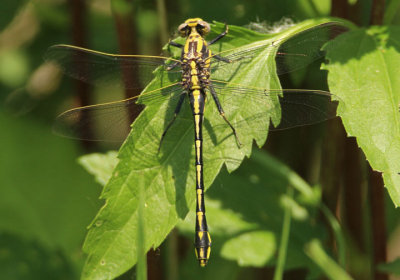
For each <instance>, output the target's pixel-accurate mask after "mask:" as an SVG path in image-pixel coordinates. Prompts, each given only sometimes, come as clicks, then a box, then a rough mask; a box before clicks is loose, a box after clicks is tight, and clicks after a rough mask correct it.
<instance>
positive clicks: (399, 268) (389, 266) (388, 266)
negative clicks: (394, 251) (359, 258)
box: [378, 258, 400, 275]
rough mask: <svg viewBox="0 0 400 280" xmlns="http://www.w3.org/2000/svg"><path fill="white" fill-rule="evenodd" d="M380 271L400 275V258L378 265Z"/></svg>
mask: <svg viewBox="0 0 400 280" xmlns="http://www.w3.org/2000/svg"><path fill="white" fill-rule="evenodd" d="M378 268H379V270H380V271H383V272H386V273H390V274H393V275H400V258H397V259H395V260H394V261H392V262H390V263H382V264H379V265H378Z"/></svg>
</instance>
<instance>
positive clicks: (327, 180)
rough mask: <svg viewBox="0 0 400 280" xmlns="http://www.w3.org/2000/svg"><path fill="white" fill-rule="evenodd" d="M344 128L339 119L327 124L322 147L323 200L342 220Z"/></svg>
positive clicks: (333, 243)
mask: <svg viewBox="0 0 400 280" xmlns="http://www.w3.org/2000/svg"><path fill="white" fill-rule="evenodd" d="M345 137H346V135H345V131H344V128H343V126H342V124H341V122H340V120H339V119H334V120H331V121H329V122H328V123H327V133H326V134H325V139H324V143H323V145H322V147H323V151H322V166H321V185H322V187H323V192H322V200H323V202H324V204H325V205H326V206H327V207H328V208H329V210H330V211H331V212H332V213H335V214H336V217H337V218H338V219H340V213H341V209H340V203H339V201H340V200H339V198H340V194H341V192H342V191H343V188H342V184H341V181H342V180H343V176H344V174H343V172H342V166H343V165H344V145H345V141H346V138H345ZM330 240H331V241H330V243H331V247H332V249H333V250H335V247H336V244H335V239H334V237H333V234H332V236H331V238H330Z"/></svg>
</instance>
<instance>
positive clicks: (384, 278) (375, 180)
mask: <svg viewBox="0 0 400 280" xmlns="http://www.w3.org/2000/svg"><path fill="white" fill-rule="evenodd" d="M369 179H370V190H371V194H370V195H371V197H370V201H371V227H372V242H373V254H374V255H373V262H374V276H375V277H374V279H375V280H388V279H389V277H388V275H387V274H384V273H382V272H379V271H378V270H377V269H376V267H377V265H378V264H380V263H384V262H386V243H387V242H386V224H385V201H384V186H383V180H382V175H381V173H379V172H376V171H373V170H372V169H371V168H369Z"/></svg>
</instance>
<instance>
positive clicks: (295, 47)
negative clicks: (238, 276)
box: [45, 18, 346, 267]
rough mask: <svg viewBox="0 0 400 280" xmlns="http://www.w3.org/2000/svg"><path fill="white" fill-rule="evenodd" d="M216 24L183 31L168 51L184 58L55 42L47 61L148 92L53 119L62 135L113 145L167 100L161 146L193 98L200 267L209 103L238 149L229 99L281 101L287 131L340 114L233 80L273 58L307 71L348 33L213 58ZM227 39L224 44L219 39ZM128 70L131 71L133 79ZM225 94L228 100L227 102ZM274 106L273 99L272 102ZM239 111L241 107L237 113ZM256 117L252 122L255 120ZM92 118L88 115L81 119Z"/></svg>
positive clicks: (310, 95)
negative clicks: (146, 107) (134, 119)
mask: <svg viewBox="0 0 400 280" xmlns="http://www.w3.org/2000/svg"><path fill="white" fill-rule="evenodd" d="M210 30H211V27H210V24H209V23H208V22H206V21H204V20H202V19H201V18H190V19H188V20H186V21H185V22H184V23H182V24H181V25H180V26H179V27H178V32H179V34H180V36H181V37H183V38H184V39H185V42H184V44H180V43H177V42H175V41H170V42H169V46H170V47H175V48H178V49H180V50H181V55H180V57H179V58H174V57H164V56H147V55H117V54H107V53H103V52H99V51H94V50H89V49H84V48H80V47H76V46H70V45H55V46H52V47H50V48H49V49H48V51H47V53H46V54H45V59H46V60H50V61H55V62H56V63H57V64H58V65H59V66H60V67H61V69H62V70H63V71H64V73H66V74H67V75H70V76H72V77H73V78H76V79H79V80H82V81H84V82H88V83H91V84H96V85H100V86H109V85H110V84H113V86H116V87H120V88H126V89H143V88H145V90H144V91H143V92H142V94H140V95H137V96H133V97H131V98H127V99H124V100H120V101H116V102H110V103H104V104H97V105H90V106H85V107H79V108H74V109H71V110H68V111H66V112H64V113H62V114H61V115H59V116H58V117H57V119H56V121H55V131H56V133H57V134H60V135H63V136H66V137H72V138H77V139H86V140H106V141H113V140H115V139H114V138H113V137H114V136H113V135H115V134H118V130H120V129H121V127H122V125H126V123H127V121H126V120H127V119H128V120H130V117H129V116H130V115H131V114H132V112H134V111H135V109H134V108H135V106H137V105H136V103H137V102H138V101H139V103H144V104H146V102H147V103H151V102H164V101H165V100H166V99H169V101H173V102H171V104H172V105H173V106H174V112H173V116H172V117H171V119H170V120H168V121H167V122H166V123H167V125H166V126H165V129H164V131H163V133H162V134H161V135H159V143H160V144H159V149H160V148H161V146H162V142H163V140H164V139H165V137H166V135H167V132H168V131H169V130H170V129H171V127H172V126H173V124H174V122H175V120H176V119H177V117H178V115H179V113H180V111H181V108H182V105H183V104H184V100H185V99H188V100H189V104H190V109H191V112H192V115H193V122H194V149H195V160H194V161H195V172H196V174H195V184H196V185H195V190H196V225H195V238H194V247H195V253H196V256H197V259H198V262H199V264H200V266H202V267H204V266H206V264H207V263H208V260H209V258H210V252H211V237H210V233H209V230H208V225H207V220H206V209H205V203H204V180H203V177H204V175H203V169H204V163H203V122H204V109H205V104H206V101H208V99H210V100H213V101H214V103H215V105H216V109H217V111H218V113H219V115H220V117H221V118H222V120H223V122H224V123H225V124H226V126H227V127H229V129H230V131H231V135H232V136H233V137H234V138H235V142H236V144H237V146H238V148H240V147H241V146H242V145H243V144H242V143H241V140H240V135H239V133H238V131H237V126H240V124H239V123H237V122H231V120H230V118H229V114H226V113H225V110H224V108H226V107H225V106H228V108H229V104H230V100H233V99H235V98H244V99H246V100H252V101H254V102H265V100H268V102H269V101H271V100H275V101H276V102H277V104H278V106H279V108H280V111H281V114H282V115H281V119H280V123H279V125H277V126H276V127H272V126H271V127H270V128H268V127H266V128H265V129H286V128H290V127H295V126H301V125H308V124H313V123H317V122H321V121H324V120H326V119H330V118H333V117H335V116H336V106H337V104H336V103H335V102H333V101H332V97H333V96H332V94H330V93H329V92H326V91H319V90H297V89H280V88H277V89H270V88H266V87H256V86H251V85H246V84H245V85H244V84H242V83H236V82H234V81H235V80H234V78H232V77H235V75H239V76H240V73H241V72H242V71H244V70H242V69H246V67H247V66H251V65H252V64H251V63H252V61H254V59H260V58H263V57H269V56H273V58H274V59H275V65H276V69H274V71H276V72H277V74H278V75H281V74H285V73H289V72H292V71H294V70H297V69H300V68H303V67H305V66H307V65H308V64H310V63H312V62H313V61H316V60H318V59H320V58H322V57H323V56H324V53H323V52H322V51H321V47H322V46H323V44H325V43H326V42H327V41H328V40H330V39H332V38H333V37H335V36H337V35H339V34H340V33H342V32H344V31H346V29H345V27H344V26H342V25H341V24H340V23H335V22H329V23H324V24H320V25H318V26H315V27H312V28H309V29H307V30H303V31H299V32H298V33H296V34H294V35H293V36H291V37H290V39H289V40H287V38H285V39H283V38H282V39H279V40H275V41H274V40H267V41H261V43H257V42H256V43H254V44H251V45H249V46H246V47H237V48H233V49H228V50H222V51H220V52H217V53H214V52H212V51H211V49H210V47H209V46H211V45H213V44H215V43H216V42H221V41H223V38H224V37H225V36H226V35H227V34H228V32H229V27H228V25H225V28H224V30H223V32H222V33H220V34H219V35H217V36H216V37H215V38H213V39H212V40H210V41H208V42H207V41H206V39H205V37H206V36H207V34H209V33H210ZM220 40H221V41H220ZM127 73H128V74H127ZM162 77H168V79H167V82H166V84H165V85H164V84H162V83H160V85H162V86H160V87H159V88H156V89H150V88H151V87H148V86H147V85H148V84H149V83H150V84H151V83H152V81H154V79H161V78H162ZM221 97H222V98H221ZM272 103H273V102H272ZM172 105H171V106H172ZM237 110H240V108H237ZM257 114H259V113H256V112H255V113H254V118H253V119H252V120H247V121H254V120H256V119H257ZM82 116H89V117H82ZM98 121H104V122H105V123H106V124H107V127H106V128H105V129H104V130H103V133H101V134H100V135H91V136H88V135H87V134H86V135H85V134H82V133H81V132H82V130H84V129H85V127H86V126H87V125H88V123H95V122H98Z"/></svg>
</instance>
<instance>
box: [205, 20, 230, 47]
mask: <svg viewBox="0 0 400 280" xmlns="http://www.w3.org/2000/svg"><path fill="white" fill-rule="evenodd" d="M228 31H229V27H228V25H227V24H225V31H224V32H222V33H221V34H219V35H218V36H217V37H215V38H214V39H212V40H211V41H210V42H208V44H209V45H212V44H214V43H215V42H217V41H218V40H219V39H221V38H222V37H224V36H225V35H226V34H228Z"/></svg>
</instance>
